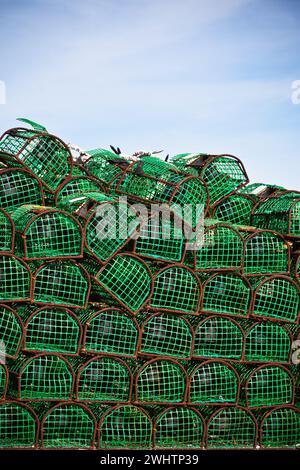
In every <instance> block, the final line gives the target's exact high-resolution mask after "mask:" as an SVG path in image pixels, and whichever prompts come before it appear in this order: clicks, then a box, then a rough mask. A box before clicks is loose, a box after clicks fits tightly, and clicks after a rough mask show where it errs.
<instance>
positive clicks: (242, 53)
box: [0, 0, 300, 189]
mask: <svg viewBox="0 0 300 470" xmlns="http://www.w3.org/2000/svg"><path fill="white" fill-rule="evenodd" d="M299 23H300V1H299V0H295V1H292V0H84V1H82V0H80V1H79V0H19V1H18V0H0V44H1V65H0V80H3V81H4V82H5V84H6V104H5V105H0V128H1V130H3V131H4V130H5V129H7V128H8V127H13V126H15V125H16V122H15V117H17V116H22V117H28V118H31V119H33V120H36V121H38V122H40V123H42V124H45V125H46V126H47V128H48V130H49V131H51V132H53V133H56V134H58V135H59V136H60V137H62V138H63V139H64V140H65V141H67V142H70V141H71V142H73V143H76V144H78V145H80V146H81V147H84V148H92V147H96V146H97V147H108V146H109V144H113V145H117V146H119V147H121V148H122V150H123V151H124V152H130V151H134V150H139V149H164V150H165V151H166V152H167V153H170V154H171V155H172V154H175V153H182V152H189V151H191V152H197V151H199V152H212V153H232V154H234V155H237V156H239V157H240V158H241V159H242V160H243V161H244V163H245V165H246V168H247V170H248V173H249V176H250V178H251V180H252V181H261V182H271V183H277V184H282V185H284V186H286V187H289V188H293V189H300V184H298V181H299V176H298V173H299V166H300V165H299V158H300V133H299V127H300V104H298V105H296V104H293V103H292V100H291V94H292V89H291V86H292V82H293V81H295V80H300V27H299Z"/></svg>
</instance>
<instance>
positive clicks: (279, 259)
mask: <svg viewBox="0 0 300 470" xmlns="http://www.w3.org/2000/svg"><path fill="white" fill-rule="evenodd" d="M289 260H290V250H289V246H288V244H287V243H286V242H285V240H284V238H283V237H282V236H281V235H279V234H277V233H274V232H269V231H266V230H259V231H256V232H255V233H253V234H251V235H249V236H246V240H245V259H244V266H243V271H244V274H247V275H254V274H256V275H259V274H264V273H266V274H272V273H288V272H289Z"/></svg>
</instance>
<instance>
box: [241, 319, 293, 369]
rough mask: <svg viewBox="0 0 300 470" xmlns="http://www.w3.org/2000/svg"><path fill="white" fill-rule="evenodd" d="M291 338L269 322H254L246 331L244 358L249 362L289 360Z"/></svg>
mask: <svg viewBox="0 0 300 470" xmlns="http://www.w3.org/2000/svg"><path fill="white" fill-rule="evenodd" d="M291 348H292V339H291V336H290V334H289V333H288V331H287V330H286V329H285V328H284V327H282V326H280V325H277V324H274V323H271V322H264V323H256V324H254V325H253V326H252V327H251V328H250V329H249V330H248V331H247V333H246V341H245V352H244V359H245V360H246V361H250V362H289V360H290V353H291Z"/></svg>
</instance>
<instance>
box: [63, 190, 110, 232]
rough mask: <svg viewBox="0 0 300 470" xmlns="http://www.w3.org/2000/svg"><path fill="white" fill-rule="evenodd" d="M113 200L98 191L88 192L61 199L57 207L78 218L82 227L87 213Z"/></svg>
mask: <svg viewBox="0 0 300 470" xmlns="http://www.w3.org/2000/svg"><path fill="white" fill-rule="evenodd" d="M114 200H115V199H114V198H112V197H110V196H107V194H105V193H100V191H97V192H96V191H90V192H85V193H80V194H71V196H66V197H63V198H61V199H60V201H59V202H58V203H57V207H58V208H59V209H62V210H65V211H66V212H68V213H69V214H73V215H74V216H76V217H78V219H79V221H80V222H81V223H82V224H83V225H84V224H85V223H86V217H87V215H88V212H90V213H91V212H92V210H93V208H94V207H95V206H96V205H99V204H105V203H108V202H111V201H114Z"/></svg>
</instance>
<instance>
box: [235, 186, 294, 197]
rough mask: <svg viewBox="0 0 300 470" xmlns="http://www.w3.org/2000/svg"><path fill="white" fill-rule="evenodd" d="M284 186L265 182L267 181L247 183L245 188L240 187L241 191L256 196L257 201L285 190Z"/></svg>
mask: <svg viewBox="0 0 300 470" xmlns="http://www.w3.org/2000/svg"><path fill="white" fill-rule="evenodd" d="M284 189H285V188H283V187H282V186H276V185H274V184H265V183H251V184H247V185H246V186H245V187H244V188H241V189H239V191H238V192H239V193H241V194H247V195H249V196H251V197H252V198H254V199H255V200H256V201H259V200H261V199H265V198H267V197H269V196H271V194H274V193H276V192H280V191H282V190H284Z"/></svg>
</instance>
